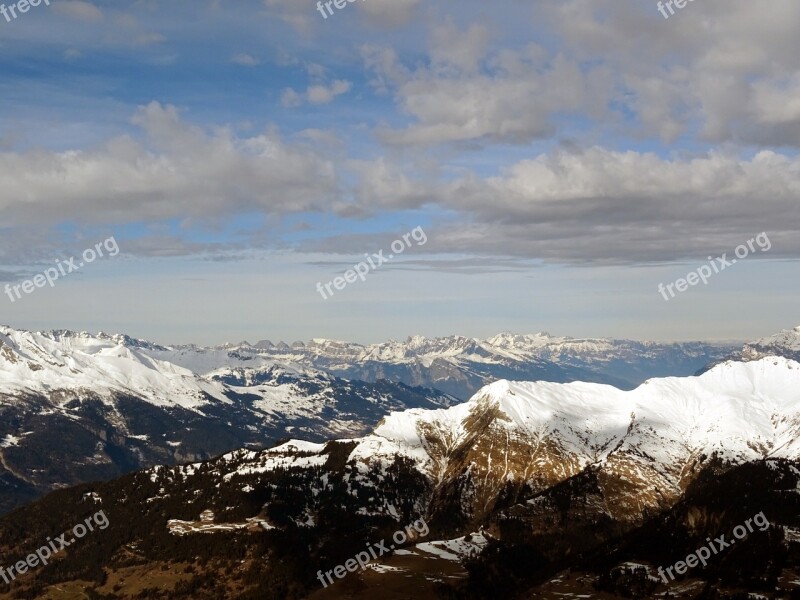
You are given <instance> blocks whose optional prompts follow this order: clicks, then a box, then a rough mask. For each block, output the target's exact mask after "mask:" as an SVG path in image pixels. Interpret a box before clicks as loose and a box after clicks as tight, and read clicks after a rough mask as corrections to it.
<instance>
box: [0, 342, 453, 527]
mask: <svg viewBox="0 0 800 600" xmlns="http://www.w3.org/2000/svg"><path fill="white" fill-rule="evenodd" d="M164 353H168V350H167V349H166V348H164V347H162V346H158V345H155V344H150V343H147V342H144V341H142V340H134V339H131V338H129V337H127V336H123V335H105V334H98V335H91V334H88V333H75V332H71V331H53V332H50V333H34V332H27V331H17V330H14V329H11V328H8V327H0V512H4V511H7V510H9V509H10V508H13V507H14V506H17V505H19V504H21V503H23V502H26V501H30V500H31V499H33V498H35V497H38V496H40V495H41V494H42V493H44V492H47V491H49V490H52V489H55V488H59V487H64V486H68V485H74V484H76V483H79V482H83V481H92V480H97V479H108V478H111V477H116V476H119V475H121V474H122V473H126V472H129V471H132V470H135V469H139V468H142V467H144V466H148V465H156V464H165V463H166V464H172V463H178V462H187V461H196V460H202V459H207V458H210V457H212V456H216V455H219V454H222V453H223V452H227V451H230V450H232V449H234V448H240V447H244V446H252V447H259V448H264V447H269V446H271V445H274V444H275V443H276V442H277V441H278V440H279V439H281V438H286V437H287V436H288V435H293V436H302V437H305V438H306V439H309V440H322V439H326V438H329V437H340V436H352V435H360V434H363V433H366V432H368V431H369V430H370V429H371V428H372V427H373V426H374V425H375V424H376V423H377V422H378V421H379V420H380V419H381V418H382V417H383V416H384V415H386V414H387V413H388V412H390V411H392V410H402V409H405V408H410V407H425V408H434V407H438V406H449V405H451V404H453V403H454V401H455V400H454V399H453V398H450V397H448V396H447V395H445V394H443V393H441V392H437V391H433V390H426V389H421V388H420V389H414V388H411V387H409V386H405V385H403V384H400V383H392V382H387V381H378V382H375V383H367V382H362V381H345V380H343V379H341V378H338V377H335V376H333V375H330V374H328V373H325V372H323V371H318V370H315V369H311V368H308V367H304V366H302V365H296V364H292V363H281V362H275V361H267V360H260V361H239V362H246V364H252V366H249V367H241V366H227V367H220V368H215V369H214V370H213V371H211V372H208V373H205V374H203V375H200V374H197V373H195V372H193V371H191V370H188V369H186V368H184V367H182V366H179V365H176V364H174V363H171V362H169V361H166V360H161V359H159V358H155V357H154V355H159V354H164ZM221 353H222V351H219V352H218V353H217V355H215V356H214V358H213V360H212V361H211V362H213V364H214V365H217V364H219V363H220V362H224V359H223V358H222V357H221V356H220V354H221ZM231 354H232V356H229V357H228V362H229V363H231V364H236V363H237V359H236V358H235V352H234V351H231ZM256 362H257V364H255V363H256ZM209 364H211V363H209Z"/></svg>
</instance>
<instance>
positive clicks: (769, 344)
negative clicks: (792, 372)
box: [739, 325, 800, 360]
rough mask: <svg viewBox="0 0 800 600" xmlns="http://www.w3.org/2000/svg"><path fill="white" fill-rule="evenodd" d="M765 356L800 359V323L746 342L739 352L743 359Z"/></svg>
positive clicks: (755, 358) (756, 358)
mask: <svg viewBox="0 0 800 600" xmlns="http://www.w3.org/2000/svg"><path fill="white" fill-rule="evenodd" d="M764 356H784V357H786V358H791V359H793V360H800V325H798V326H797V327H795V328H794V329H784V330H783V331H781V332H780V333H776V334H775V335H771V336H768V337H764V338H761V339H759V340H756V341H755V342H750V343H749V344H745V345H744V347H743V348H742V350H741V352H740V353H739V357H740V358H741V360H758V359H760V358H763V357H764Z"/></svg>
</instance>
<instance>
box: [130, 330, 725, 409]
mask: <svg viewBox="0 0 800 600" xmlns="http://www.w3.org/2000/svg"><path fill="white" fill-rule="evenodd" d="M131 342H135V343H139V344H141V345H142V348H143V350H144V352H146V353H147V354H148V355H150V356H152V357H154V358H158V359H160V360H164V361H167V362H170V363H173V364H176V365H180V366H182V367H185V368H187V369H190V370H192V371H194V372H195V373H207V372H210V371H212V370H214V369H217V368H221V367H227V366H233V365H235V366H241V367H247V366H251V365H253V364H263V363H265V362H266V363H272V362H276V361H277V362H281V363H290V364H294V365H303V366H305V367H309V368H313V369H319V370H323V371H326V372H328V373H331V374H334V375H337V376H340V377H343V378H345V379H359V380H362V381H372V382H374V381H378V380H380V379H386V380H388V381H396V382H402V383H405V384H406V385H410V386H422V387H428V388H436V389H438V390H441V391H443V392H445V393H447V394H450V395H452V396H455V397H456V398H460V399H462V400H466V399H468V398H470V397H471V396H472V395H473V394H474V393H475V392H476V391H477V390H478V389H479V388H481V387H483V386H484V385H486V384H487V383H491V382H493V381H497V380H498V379H512V380H518V381H540V380H541V381H555V382H569V381H588V382H596V383H608V384H610V385H614V386H616V387H619V388H621V389H633V388H634V387H636V386H637V385H639V384H640V383H642V382H643V381H645V380H646V379H649V378H651V377H666V376H669V375H691V374H693V373H695V372H696V371H697V370H698V369H700V368H702V367H704V366H705V365H707V364H709V363H711V362H714V361H717V360H719V359H722V358H723V357H726V356H729V355H730V354H731V353H732V352H734V351H735V350H736V348H735V347H734V346H729V345H714V344H706V343H702V342H688V343H672V344H662V343H656V342H635V341H631V340H613V339H575V338H570V337H555V336H551V335H550V334H547V333H536V334H528V335H517V334H511V333H501V334H499V335H496V336H494V337H491V338H489V339H486V340H478V339H475V338H468V337H463V336H458V335H454V336H448V337H440V338H426V337H423V336H412V337H409V338H408V339H407V340H406V341H404V342H397V341H389V342H383V343H379V344H371V345H368V346H363V345H360V344H355V343H350V342H339V341H333V340H325V339H314V340H311V341H310V342H294V343H293V344H291V345H290V344H286V343H284V342H279V343H277V344H273V343H272V342H271V341H269V340H263V341H260V342H257V343H255V344H250V343H248V342H241V343H239V344H229V345H226V346H222V347H214V348H202V347H197V346H174V347H169V348H166V347H163V346H154V345H152V344H148V343H147V342H141V341H133V340H131Z"/></svg>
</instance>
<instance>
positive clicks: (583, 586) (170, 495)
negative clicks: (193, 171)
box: [0, 330, 800, 600]
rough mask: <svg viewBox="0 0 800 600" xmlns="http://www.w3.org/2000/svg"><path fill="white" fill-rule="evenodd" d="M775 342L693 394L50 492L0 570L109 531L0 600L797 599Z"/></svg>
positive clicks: (797, 523) (382, 432) (566, 392)
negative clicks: (84, 524)
mask: <svg viewBox="0 0 800 600" xmlns="http://www.w3.org/2000/svg"><path fill="white" fill-rule="evenodd" d="M795 331H796V330H795ZM781 336H783V334H781V335H779V336H775V339H774V340H773V341H772V342H770V343H767V344H764V343H761V342H759V343H758V344H757V345H758V347H761V348H766V347H767V346H769V347H770V348H771V350H772V351H773V353H772V354H769V355H765V356H761V357H758V358H756V357H750V358H751V359H749V360H741V359H740V360H726V361H723V362H721V363H719V364H717V365H715V366H714V367H712V368H711V369H709V370H707V371H706V372H704V373H703V374H702V375H698V376H684V377H661V378H651V379H649V380H647V381H646V382H644V383H642V384H641V385H639V386H637V387H635V388H634V389H632V390H623V389H619V388H616V387H614V386H611V385H607V384H598V383H590V382H571V383H558V382H547V381H534V382H522V381H516V382H515V381H508V380H499V381H495V382H493V383H491V384H489V385H487V386H485V387H483V388H482V389H480V390H479V391H478V392H477V393H476V394H474V395H473V396H472V398H470V399H469V400H468V401H467V402H463V403H458V404H453V405H450V406H444V405H442V406H439V407H435V408H430V407H424V408H410V409H407V410H402V411H394V412H391V413H390V414H388V415H387V416H386V417H385V418H383V419H382V420H381V421H380V423H379V424H378V425H377V427H375V428H374V430H373V431H372V432H371V433H369V434H368V435H362V436H356V437H343V438H339V439H338V440H330V441H327V442H314V441H308V440H300V439H295V440H291V441H288V442H285V443H283V444H281V445H278V446H276V447H273V448H269V449H260V450H259V449H255V448H250V449H240V450H236V451H233V452H229V453H227V454H224V455H222V456H220V457H218V458H214V459H211V460H207V461H201V462H195V463H193V464H188V465H182V466H157V467H153V468H150V469H147V470H144V471H139V472H137V473H133V474H130V475H126V476H124V477H122V478H120V479H117V480H115V481H110V482H107V483H99V484H83V485H80V486H77V487H74V488H71V489H68V490H60V491H56V492H54V493H53V494H50V495H49V496H47V497H46V498H44V499H43V500H41V501H39V502H36V503H33V504H31V505H29V506H27V507H24V508H21V509H19V510H17V511H15V512H14V513H13V514H12V515H9V516H8V517H6V518H5V519H3V520H2V521H0V539H2V540H3V544H5V547H4V548H2V550H7V551H9V552H10V551H11V549H12V548H20V549H24V548H33V547H34V546H35V544H36V541H37V540H39V539H44V537H45V535H51V534H52V533H53V532H57V531H62V530H64V528H66V527H68V526H69V525H70V524H71V523H72V522H73V521H75V522H79V519H78V517H79V516H80V515H79V514H78V513H81V514H82V513H83V512H86V511H87V510H90V509H94V508H95V506H96V505H102V507H103V510H104V511H106V513H107V514H108V516H109V520H110V522H111V526H110V527H109V529H108V530H107V531H105V532H103V533H102V534H98V535H95V536H92V537H91V539H88V538H87V539H86V540H83V541H82V545H81V546H80V547H78V548H76V549H75V550H74V551H72V550H71V551H70V554H69V556H68V557H67V559H65V560H64V561H63V562H62V563H61V564H59V565H57V567H58V568H51V567H47V568H45V569H42V570H40V571H39V572H38V573H37V576H36V579H35V580H25V581H20V582H18V583H15V584H14V586H13V589H14V590H15V591H16V592H19V593H24V594H27V597H35V594H37V593H42V594H44V593H47V590H49V589H52V586H58V588H59V589H71V590H77V589H80V590H87V589H88V590H91V594H94V595H93V596H90V597H93V598H134V597H152V598H170V597H173V598H179V597H187V596H186V594H187V593H188V594H189V595H190V596H191V597H192V598H222V597H224V598H243V599H244V598H306V597H310V598H317V599H319V600H324V599H325V598H345V597H347V598H369V597H374V596H375V594H377V593H380V594H382V595H383V596H384V597H405V596H403V595H402V594H410V593H411V591H412V590H413V591H414V595H415V597H422V598H487V597H498V594H499V596H502V597H526V598H532V597H537V598H539V597H542V598H549V597H553V598H555V597H593V598H595V597H596V598H622V597H628V598H632V597H635V598H656V597H666V596H664V594H665V593H670V594H673V596H678V595H682V594H683V595H686V596H687V597H697V598H700V597H703V598H705V597H708V598H711V597H714V598H731V599H733V598H738V597H744V596H736V594H737V593H741V590H743V589H744V590H746V591H752V592H756V591H758V593H759V594H761V595H762V597H767V598H770V597H790V596H789V595H790V594H792V593H794V592H793V591H792V590H793V589H795V585H794V583H793V582H794V581H797V580H798V578H800V570H798V566H800V545H799V544H798V542H799V541H800V518H799V517H800V494H799V493H798V492H799V491H800V363H798V362H797V361H796V360H793V359H792V358H791V357H787V356H782V355H781V354H790V353H791V352H792V351H793V350H792V348H793V340H794V339H795V338H794V337H793V336H792V335H788V336H784V337H781ZM747 347H748V346H745V348H747ZM157 351H158V352H174V349H172V350H170V349H160V350H157ZM186 354H187V355H190V354H191V352H187V353H186ZM187 360H188V358H187ZM193 360H194V359H193ZM212 362H213V361H212ZM170 364H174V363H170ZM208 365H211V363H208ZM236 381H237V382H241V381H242V380H241V379H237V380H236ZM205 511H210V512H205ZM759 511H760V512H763V513H764V514H765V515H766V516H767V517H768V518H769V522H770V527H769V529H768V530H766V531H756V532H753V533H752V534H751V535H749V536H748V537H747V539H745V540H742V541H741V543H739V544H737V546H736V547H735V548H734V549H732V550H730V551H729V552H725V553H721V554H720V555H719V556H715V557H714V561H713V562H712V563H710V564H709V566H708V567H707V568H705V569H697V570H695V571H693V572H691V573H689V574H687V575H686V576H682V577H679V579H678V581H675V582H668V583H664V582H663V581H662V580H661V579H659V577H658V575H657V571H656V569H657V567H658V566H662V565H663V566H669V565H672V564H674V563H675V562H676V561H677V560H681V558H683V557H685V556H686V554H687V553H688V552H689V551H691V550H693V549H695V548H697V547H699V545H700V544H701V543H706V542H705V541H704V540H705V539H706V538H708V537H710V536H712V535H713V536H719V535H720V534H724V533H729V532H730V530H731V529H732V528H734V527H735V526H736V525H738V524H739V523H741V522H743V521H744V519H745V518H747V517H752V516H753V514H755V513H758V512H759ZM201 512H203V513H204V514H205V515H206V517H204V518H203V519H201V518H200V513H201ZM208 515H211V517H210V520H209V517H208ZM420 518H424V520H425V522H426V523H427V524H428V526H429V528H430V535H429V536H428V538H427V539H425V540H422V539H416V538H415V539H411V540H410V542H409V544H407V545H406V546H405V547H404V548H402V549H399V548H396V549H395V548H393V551H392V552H390V553H389V554H390V556H386V557H380V558H379V559H378V560H376V561H374V562H375V564H374V565H373V567H370V568H369V569H368V570H366V571H364V572H363V573H353V574H349V575H348V576H347V577H346V578H345V579H343V580H342V581H341V582H337V583H335V584H334V585H332V586H330V587H327V588H324V587H323V586H321V585H320V583H319V581H318V579H319V571H323V572H324V571H326V570H329V569H332V568H333V567H335V566H336V565H338V564H344V562H345V561H346V560H347V559H348V558H350V557H352V556H355V555H356V553H357V552H359V551H360V550H361V549H363V547H364V544H365V543H374V542H378V541H380V540H381V539H390V536H391V535H392V532H394V531H396V530H398V529H401V528H402V527H403V526H404V525H407V524H409V523H412V522H414V521H415V520H417V519H420ZM132 521H135V524H134V525H131V522H132ZM394 550H398V551H397V552H395V551H394ZM5 553H6V552H5V551H4V552H3V554H5ZM155 573H158V578H157V581H156V579H154V577H153V575H154V574H155ZM443 574H445V575H443ZM65 586H66V587H65ZM76 586H77V587H76ZM10 590H11V586H9V588H8V589H7V590H6V588H3V587H0V593H2V592H4V591H9V592H10ZM712 592H713V593H712ZM141 594H144V595H141ZM181 594H183V595H181ZM387 594H388V595H387ZM391 594H396V595H395V596H392V595H391ZM703 594H705V595H703ZM708 594H712V595H708ZM713 594H716V595H713ZM792 597H794V596H792Z"/></svg>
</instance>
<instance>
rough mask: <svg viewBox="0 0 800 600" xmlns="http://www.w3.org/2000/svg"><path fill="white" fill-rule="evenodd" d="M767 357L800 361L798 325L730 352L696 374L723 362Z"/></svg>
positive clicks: (799, 330) (799, 329)
mask: <svg viewBox="0 0 800 600" xmlns="http://www.w3.org/2000/svg"><path fill="white" fill-rule="evenodd" d="M767 356H782V357H784V358H788V359H791V360H795V361H800V325H798V326H797V327H795V328H793V329H784V330H782V331H780V332H779V333H776V334H774V335H770V336H767V337H763V338H761V339H758V340H755V341H753V342H748V343H746V344H744V346H742V347H741V348H738V349H736V350H734V351H732V352H730V353H729V354H728V355H727V356H725V357H724V358H721V359H719V360H715V361H711V362H710V363H709V364H708V365H706V366H705V367H704V368H703V369H701V370H699V371H698V372H697V374H698V375H699V374H702V373H704V372H705V371H707V370H708V369H711V368H712V367H714V366H715V365H717V364H719V363H721V362H724V361H728V360H735V361H741V362H747V361H753V360H761V359H762V358H765V357H767Z"/></svg>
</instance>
